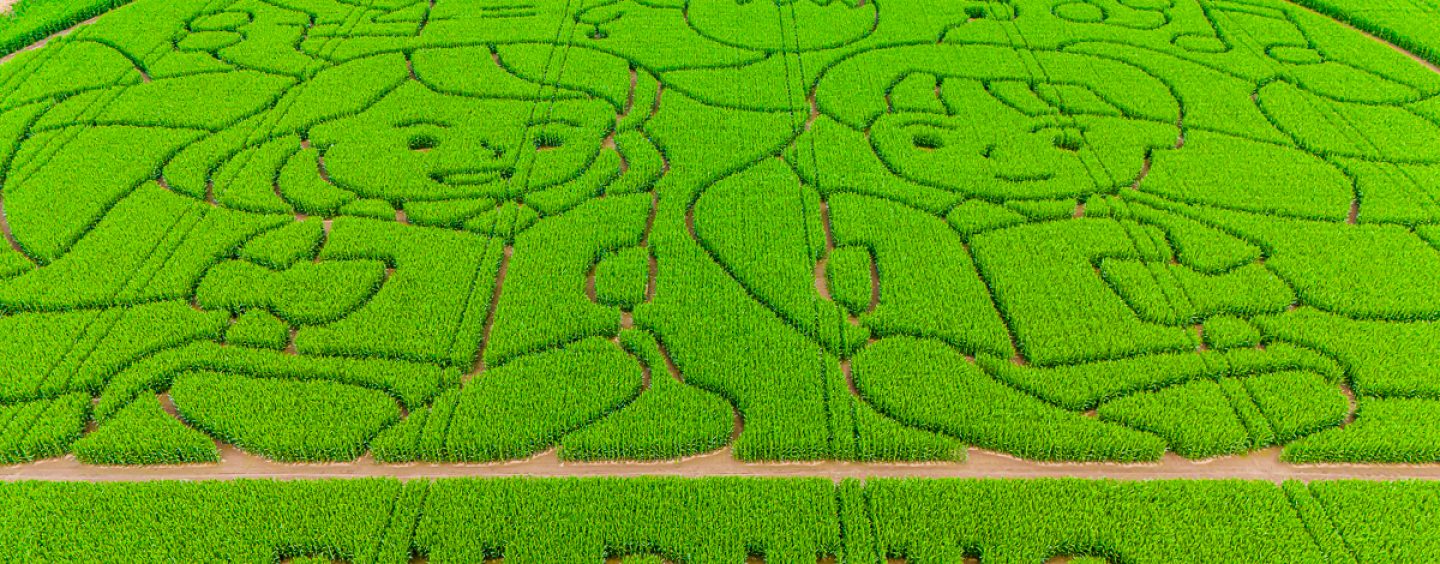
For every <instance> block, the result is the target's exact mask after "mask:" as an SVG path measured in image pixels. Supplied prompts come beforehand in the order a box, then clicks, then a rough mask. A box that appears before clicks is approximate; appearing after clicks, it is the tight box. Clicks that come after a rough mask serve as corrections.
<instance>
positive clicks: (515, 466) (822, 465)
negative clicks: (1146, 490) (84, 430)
mask: <svg viewBox="0 0 1440 564" xmlns="http://www.w3.org/2000/svg"><path fill="white" fill-rule="evenodd" d="M221 453H222V454H221V461H220V462H219V463H215V464H193V465H186V466H144V467H116V466H88V465H84V464H81V463H79V462H78V461H76V460H75V458H74V457H73V456H66V457H64V458H58V459H51V460H44V461H40V462H33V463H29V464H24V465H19V466H7V467H0V481H15V480H55V481H148V480H231V479H237V478H273V479H284V480H289V479H313V478H361V477H375V476H383V477H393V478H400V479H428V478H448V477H485V478H496V477H505V476H536V477H562V476H612V477H613V476H688V477H698V476H748V477H775V478H782V477H817V478H830V479H833V480H840V479H842V478H869V477H887V478H891V477H916V478H1090V479H1099V478H1112V479H1118V480H1154V479H1245V480H1265V481H1271V482H1280V481H1283V480H1300V481H1307V482H1308V481H1311V480H1337V479H1356V480H1400V479H1424V480H1436V479H1440V465H1426V466H1419V465H1357V464H1344V465H1303V466H1299V465H1293V464H1286V463H1284V462H1281V461H1280V458H1279V449H1273V448H1272V449H1267V450H1263V451H1259V452H1255V453H1252V454H1250V455H1248V456H1236V457H1228V458H1223V459H1217V460H1210V461H1202V462H1194V461H1189V460H1185V459H1183V458H1180V457H1178V456H1175V455H1174V454H1166V455H1165V458H1164V459H1162V460H1161V461H1160V462H1156V463H1148V464H1113V463H1083V464H1081V463H1040V462H1031V461H1026V460H1019V459H1016V458H1013V457H1010V456H1006V455H1003V454H997V453H993V452H986V451H981V450H976V449H972V450H971V451H970V459H969V460H968V461H966V462H963V463H932V464H878V463H854V462H810V463H800V462H793V463H761V464H750V463H744V462H739V461H737V460H735V459H733V458H732V457H731V455H730V450H729V449H728V448H726V449H723V450H720V451H717V452H714V453H711V454H707V455H703V456H698V457H693V458H688V459H685V460H681V461H673V462H646V463H639V462H603V463H597V462H588V463H567V462H561V461H560V460H559V458H557V457H556V455H555V452H554V451H550V452H546V453H544V454H541V455H539V456H536V457H534V458H530V459H527V460H522V461H515V462H498V463H490V464H421V463H413V464H379V463H376V462H375V461H374V460H371V459H370V458H369V457H368V456H367V457H364V458H361V459H360V460H358V461H355V462H348V463H322V464H290V463H279V462H271V461H268V460H265V459H263V458H260V457H257V456H254V455H250V454H246V453H243V452H240V451H238V450H236V449H234V448H233V447H229V446H226V447H222V450H221Z"/></svg>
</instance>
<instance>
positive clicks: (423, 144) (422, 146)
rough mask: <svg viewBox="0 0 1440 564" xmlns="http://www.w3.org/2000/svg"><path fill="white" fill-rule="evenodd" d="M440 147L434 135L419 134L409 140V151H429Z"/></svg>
mask: <svg viewBox="0 0 1440 564" xmlns="http://www.w3.org/2000/svg"><path fill="white" fill-rule="evenodd" d="M439 145H440V140H439V139H437V138H436V137H435V136H434V135H428V134H424V133H422V134H419V135H416V136H413V137H411V138H410V150H411V151H429V150H430V149H434V148H435V147H437V146H439Z"/></svg>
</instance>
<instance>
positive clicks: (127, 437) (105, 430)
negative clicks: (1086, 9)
mask: <svg viewBox="0 0 1440 564" xmlns="http://www.w3.org/2000/svg"><path fill="white" fill-rule="evenodd" d="M74 451H75V458H77V459H79V460H80V461H81V462H84V463H86V464H127V465H128V464H181V463H189V462H216V461H219V460H220V451H219V450H218V449H216V448H215V441H214V440H212V439H211V438H210V437H207V436H205V434H204V433H201V432H199V431H196V430H194V429H191V428H189V427H186V426H185V424H184V423H181V422H180V421H179V420H177V419H175V418H174V417H172V416H171V415H170V414H169V413H166V412H165V409H164V408H163V407H162V406H161V404H160V400H159V399H158V398H157V397H155V396H143V397H140V398H136V399H135V401H133V402H131V403H130V405H128V406H126V407H125V408H124V409H121V410H120V412H119V413H116V414H115V415H114V416H112V417H110V419H108V420H107V421H106V423H105V424H104V425H102V426H100V427H99V428H98V429H96V430H95V431H94V432H92V433H90V434H88V435H85V437H84V438H82V439H80V440H79V441H76V442H75V445H74Z"/></svg>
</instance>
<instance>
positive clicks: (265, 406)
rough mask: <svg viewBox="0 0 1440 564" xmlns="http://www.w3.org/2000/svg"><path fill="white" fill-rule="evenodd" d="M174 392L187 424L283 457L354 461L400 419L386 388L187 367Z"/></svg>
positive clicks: (174, 386)
mask: <svg viewBox="0 0 1440 564" xmlns="http://www.w3.org/2000/svg"><path fill="white" fill-rule="evenodd" d="M170 396H171V397H172V398H174V401H175V408H176V409H177V410H179V412H180V416H181V417H183V418H184V419H185V421H186V422H188V423H190V424H192V425H194V426H195V427H197V428H199V429H202V430H204V431H206V432H208V433H210V434H212V435H214V436H216V437H218V438H220V439H221V440H223V441H225V442H227V443H230V444H233V445H236V446H238V447H240V448H242V449H245V450H247V451H250V452H254V453H256V454H260V455H263V456H265V457H267V458H271V459H275V460H282V461H291V460H302V461H303V460H353V459H355V458H356V457H358V456H360V455H361V454H362V453H364V452H365V445H366V443H368V442H369V441H370V439H371V438H372V437H374V436H375V434H376V433H379V432H380V430H381V429H383V428H385V427H386V426H388V425H390V424H391V423H394V422H395V421H398V420H399V419H400V409H399V407H397V406H396V405H395V400H394V399H393V398H391V397H390V396H387V395H385V394H384V393H381V392H377V391H374V390H366V389H364V388H359V387H355V386H347V385H345V384H339V383H336V382H325V381H318V380H312V381H304V382H293V381H287V380H277V379H265V378H244V377H237V376H235V375H227V374H218V373H213V372H187V373H184V374H181V375H179V376H177V377H175V381H174V383H173V384H171V387H170ZM121 413H122V414H123V413H124V412H123V411H122V412H121ZM116 417H119V415H117V416H116Z"/></svg>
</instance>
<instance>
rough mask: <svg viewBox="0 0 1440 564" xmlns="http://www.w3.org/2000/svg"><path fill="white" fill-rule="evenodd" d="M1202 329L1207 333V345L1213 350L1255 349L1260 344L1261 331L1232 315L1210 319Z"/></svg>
mask: <svg viewBox="0 0 1440 564" xmlns="http://www.w3.org/2000/svg"><path fill="white" fill-rule="evenodd" d="M1201 328H1202V330H1203V331H1204V332H1205V345H1206V346H1208V347H1210V348H1212V349H1221V350H1223V349H1233V348H1236V347H1253V346H1255V345H1257V344H1259V343H1260V330H1259V329H1256V328H1255V326H1254V325H1251V324H1250V322H1248V321H1245V320H1244V319H1242V318H1239V317H1235V316H1232V315H1216V316H1214V317H1210V318H1208V319H1206V320H1205V323H1204V324H1202V325H1201Z"/></svg>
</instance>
